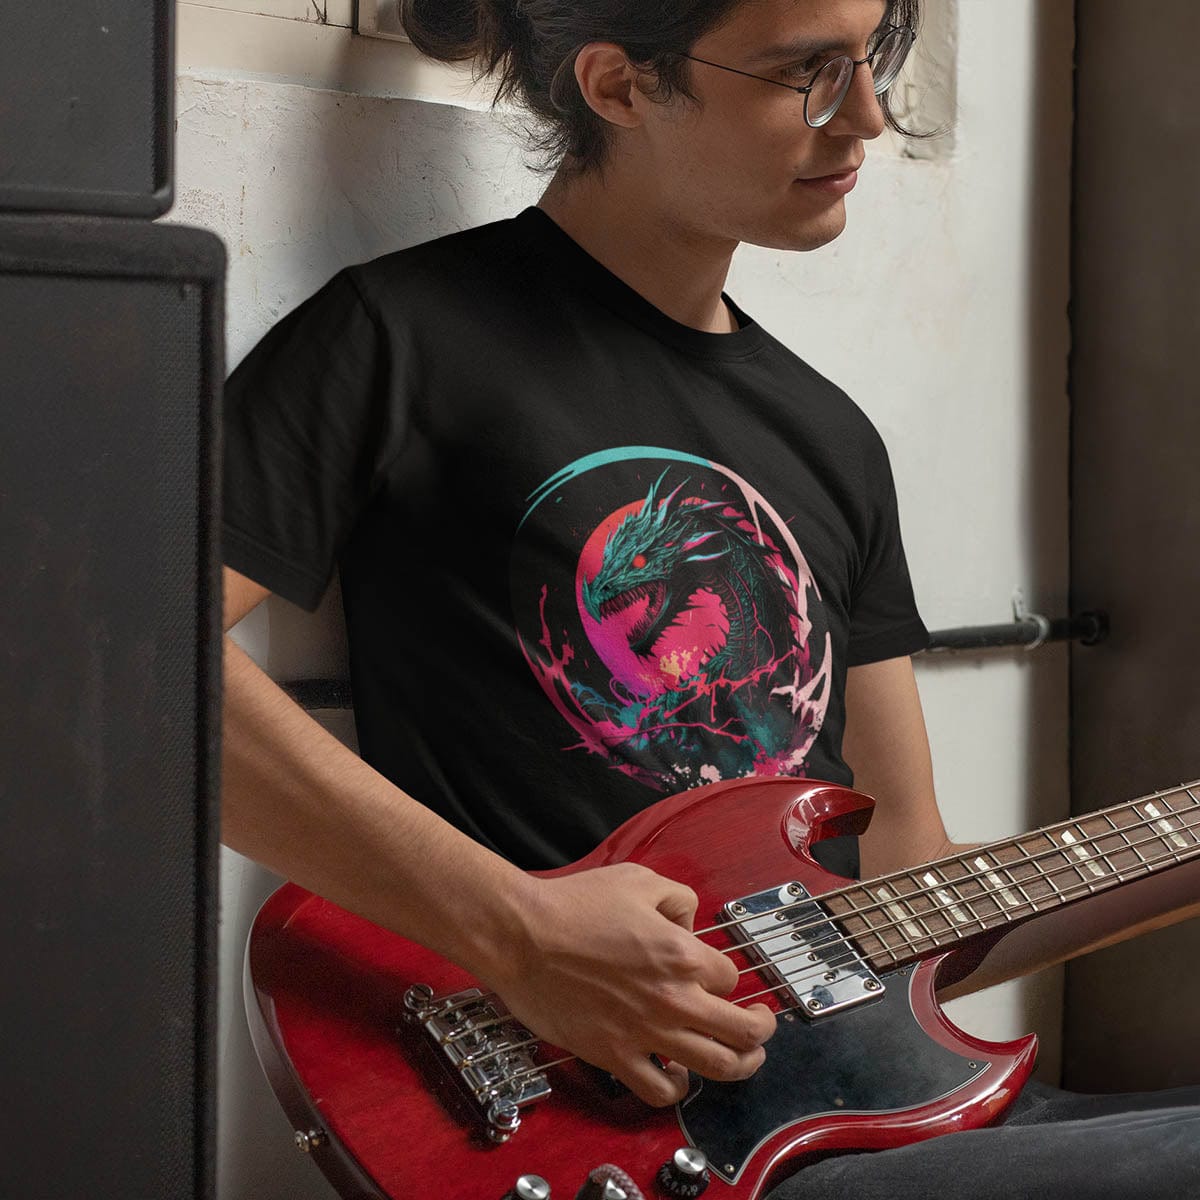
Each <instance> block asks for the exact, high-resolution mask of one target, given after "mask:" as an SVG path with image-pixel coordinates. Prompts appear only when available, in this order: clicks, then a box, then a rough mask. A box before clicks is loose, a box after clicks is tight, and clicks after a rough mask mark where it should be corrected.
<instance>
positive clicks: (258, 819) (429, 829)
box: [222, 568, 775, 1105]
mask: <svg viewBox="0 0 1200 1200" xmlns="http://www.w3.org/2000/svg"><path fill="white" fill-rule="evenodd" d="M267 595H268V593H267V591H266V589H264V588H262V587H260V586H258V585H257V584H255V583H253V582H252V581H250V580H248V579H246V578H245V577H244V576H241V575H239V574H238V573H237V572H235V571H232V570H230V569H229V568H226V569H225V613H224V625H225V629H226V630H228V629H230V628H231V627H232V626H233V625H234V624H236V623H237V622H238V621H239V620H241V618H242V617H243V616H245V615H246V613H248V612H249V611H250V610H251V609H253V608H254V607H255V606H256V605H257V604H259V603H261V602H262V600H264V599H265V598H266V596H267ZM223 719H224V756H223V788H222V793H223V794H222V837H223V840H224V841H225V842H226V844H227V845H229V846H230V847H232V848H233V849H235V850H237V851H239V852H241V853H242V854H245V855H247V856H248V857H250V858H253V859H255V860H256V861H258V862H261V863H263V864H264V865H266V866H268V867H270V868H271V869H272V870H274V871H276V872H278V873H279V874H281V875H284V876H286V877H287V878H289V879H292V880H295V881H296V882H297V883H299V884H301V885H302V886H304V887H306V888H308V889H310V890H311V891H314V892H316V893H318V894H319V895H322V896H325V897H327V898H328V899H330V900H332V901H334V902H335V903H337V904H340V905H341V906H343V907H344V908H347V909H350V910H352V911H354V912H357V913H359V914H360V915H362V916H364V917H367V918H368V919H369V920H372V921H374V922H376V923H377V924H379V925H382V926H384V927H386V928H388V929H391V930H394V931H395V932H397V933H400V934H403V935H404V936H405V937H407V938H410V939H412V940H413V941H416V942H419V943H421V944H422V945H424V946H427V947H428V948H429V949H431V950H433V951H435V952H436V953H439V954H441V955H443V956H444V957H446V958H449V959H451V960H452V961H454V962H456V963H458V964H459V965H460V966H462V967H463V968H464V969H466V970H468V971H470V972H471V974H473V975H475V976H476V977H477V978H479V979H481V980H483V981H484V982H485V983H487V985H488V986H489V987H492V988H494V989H495V990H496V991H497V992H498V993H499V995H500V996H501V997H502V998H503V999H504V1000H505V1001H506V1002H507V1004H508V1005H509V1007H510V1009H511V1010H512V1012H513V1013H514V1015H515V1016H517V1018H518V1019H520V1020H521V1021H522V1022H523V1023H524V1024H525V1025H527V1026H528V1027H529V1028H530V1029H531V1030H533V1031H534V1032H535V1033H536V1034H538V1036H540V1037H542V1038H544V1039H546V1040H547V1041H550V1042H552V1043H553V1044H555V1045H557V1046H562V1047H563V1048H565V1049H567V1050H569V1051H571V1052H573V1053H575V1054H578V1055H579V1056H580V1057H582V1058H584V1059H585V1060H587V1061H588V1062H591V1063H593V1064H595V1065H596V1066H599V1067H603V1068H605V1069H606V1070H608V1071H611V1072H612V1073H613V1074H614V1075H616V1076H617V1078H618V1079H620V1080H621V1081H622V1082H623V1083H625V1084H626V1085H627V1086H628V1087H629V1088H631V1089H632V1090H633V1091H634V1092H636V1093H637V1094H638V1095H639V1096H641V1097H642V1099H644V1100H646V1101H647V1102H648V1103H650V1104H656V1105H664V1104H670V1103H673V1102H674V1101H676V1100H677V1099H679V1098H681V1097H682V1095H683V1094H684V1092H685V1091H686V1086H687V1079H686V1073H685V1072H684V1070H683V1068H691V1069H692V1070H695V1071H697V1072H699V1073H700V1074H702V1075H706V1076H709V1077H710V1078H714V1079H741V1078H744V1077H746V1076H747V1075H750V1074H751V1073H753V1071H755V1070H756V1069H757V1068H758V1066H759V1065H760V1064H761V1062H762V1059H763V1050H762V1043H763V1042H764V1041H766V1039H767V1038H768V1037H769V1036H770V1034H771V1033H772V1032H773V1030H774V1027H775V1025H774V1017H773V1016H772V1015H771V1013H770V1011H769V1010H768V1009H766V1008H765V1007H764V1006H762V1005H754V1006H753V1007H751V1008H741V1007H737V1006H735V1005H733V1004H731V1003H729V1002H728V1001H726V1000H723V999H721V998H720V997H721V996H723V995H726V994H727V993H729V992H730V991H732V990H733V988H734V986H735V985H736V982H737V972H736V969H735V967H734V966H733V964H732V962H731V961H730V960H729V959H728V958H726V957H725V956H724V955H722V954H720V953H719V952H718V951H716V950H714V949H712V948H710V947H707V946H705V945H704V944H703V943H701V942H700V941H699V940H698V939H697V938H694V937H692V936H691V934H690V932H689V930H690V929H691V923H692V918H693V916H694V913H695V908H696V897H695V894H694V893H693V892H692V891H691V890H690V889H688V888H686V887H683V886H681V885H680V884H678V883H674V882H672V881H670V880H667V879H664V878H662V877H661V876H659V875H656V874H654V873H653V872H651V871H648V870H645V869H644V868H642V867H638V866H635V865H632V864H626V865H622V866H615V867H605V868H601V869H599V870H593V871H584V872H579V873H577V874H574V875H568V876H563V877H561V878H556V879H552V880H547V879H538V878H535V877H534V876H531V875H528V874H526V873H525V872H523V871H520V870H518V869H517V868H516V867H514V866H512V865H511V864H510V863H508V862H506V861H505V860H504V859H502V858H500V857H499V856H497V855H495V854H493V853H491V852H490V851H488V850H486V849H484V848H483V847H482V846H479V845H478V844H477V843H475V842H473V841H472V840H471V839H470V838H468V837H466V836H465V835H464V834H462V833H460V832H459V831H458V830H456V829H454V828H453V827H452V826H450V825H449V824H447V823H446V822H445V821H443V820H442V819H441V818H440V817H438V816H436V815H435V814H434V813H432V812H431V811H430V810H428V809H427V808H425V807H424V806H423V805H421V804H419V803H417V801H415V800H413V799H412V798H411V797H409V796H407V795H406V794H405V793H404V792H402V791H401V790H400V789H399V788H397V787H395V786H394V785H393V784H392V783H390V782H389V781H388V780H387V779H385V778H384V777H383V776H382V775H380V774H379V773H378V772H377V771H375V770H374V769H373V768H371V767H370V766H368V765H367V764H366V763H365V762H363V761H362V759H360V758H359V757H358V756H357V755H356V754H354V753H353V752H352V751H350V750H349V749H347V748H346V747H345V746H343V745H342V744H341V742H339V741H338V740H337V739H336V738H335V737H333V735H332V734H330V733H328V732H327V731H326V730H325V729H323V728H322V727H321V726H320V725H319V724H318V723H317V722H316V721H314V720H313V719H312V718H311V717H310V716H308V714H307V713H305V712H304V711H303V710H302V709H301V708H300V707H299V706H298V705H296V704H294V703H293V702H292V701H291V699H290V698H289V697H288V696H287V695H286V694H285V693H284V692H283V690H282V689H281V688H279V687H278V686H277V685H276V684H275V683H274V682H272V680H271V679H269V678H268V677H267V676H266V675H265V674H264V673H263V672H262V671H260V670H259V669H258V667H257V666H256V665H255V664H254V663H253V662H252V661H251V659H250V658H249V656H247V655H246V654H245V653H244V652H243V651H242V650H241V649H240V648H239V647H238V646H237V645H236V644H235V643H234V642H233V641H232V640H231V639H230V638H229V637H226V638H225V699H224V718H223ZM651 1054H657V1055H661V1056H663V1057H665V1058H669V1059H670V1060H672V1065H671V1069H670V1071H669V1072H668V1073H664V1072H662V1071H660V1070H659V1069H658V1068H657V1067H655V1066H654V1065H653V1064H652V1063H651V1062H650V1058H649V1056H650V1055H651Z"/></svg>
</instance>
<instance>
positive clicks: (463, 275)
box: [347, 216, 525, 304]
mask: <svg viewBox="0 0 1200 1200" xmlns="http://www.w3.org/2000/svg"><path fill="white" fill-rule="evenodd" d="M521 226H522V220H521V218H520V217H519V216H518V217H510V218H506V219H504V220H498V221H491V222H489V223H487V224H484V225H476V226H473V227H471V228H469V229H464V230H460V231H458V232H455V233H449V234H444V235H442V236H440V237H435V238H431V239H429V240H427V241H422V242H418V243H416V244H414V245H411V246H407V247H405V248H403V249H400V250H393V251H390V252H389V253H386V254H382V255H380V256H379V257H378V258H374V259H371V260H370V261H368V262H364V263H360V264H358V265H357V266H353V267H350V268H348V269H347V274H348V275H349V276H350V278H351V279H352V280H353V281H354V283H355V284H356V285H357V286H358V288H359V290H360V291H361V292H362V293H363V294H364V295H365V296H366V297H367V298H368V299H374V300H375V301H376V302H377V303H381V304H384V303H387V304H390V303H396V302H398V301H403V300H404V298H406V297H412V298H414V299H420V300H421V301H422V302H423V303H428V302H429V301H430V300H431V299H432V298H434V297H435V296H436V295H437V294H439V293H441V292H443V291H445V292H447V293H449V294H457V295H475V296H478V295H479V294H480V292H479V289H480V288H492V287H494V286H496V285H497V284H498V283H499V282H501V281H502V280H504V279H506V278H508V277H510V276H511V273H512V271H513V270H514V267H515V266H516V265H517V264H518V263H519V262H520V261H521V260H522V259H523V258H524V257H525V239H524V237H523V235H522V228H521Z"/></svg>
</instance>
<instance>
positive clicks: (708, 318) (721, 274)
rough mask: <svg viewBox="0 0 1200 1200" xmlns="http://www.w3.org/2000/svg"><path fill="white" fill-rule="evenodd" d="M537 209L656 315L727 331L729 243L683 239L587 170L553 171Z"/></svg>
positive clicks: (644, 203) (629, 193) (651, 209)
mask: <svg viewBox="0 0 1200 1200" xmlns="http://www.w3.org/2000/svg"><path fill="white" fill-rule="evenodd" d="M538 207H539V208H541V209H542V210H543V211H544V212H545V213H546V214H547V215H548V216H549V217H551V218H552V219H553V220H554V222H555V223H556V224H557V225H558V226H559V227H560V228H561V229H562V230H563V231H564V232H566V233H567V234H568V235H569V236H570V237H571V238H572V239H573V240H574V241H575V242H577V243H578V244H579V245H580V246H582V247H583V249H584V250H586V251H587V252H588V254H590V255H591V256H592V257H593V258H594V259H596V260H597V262H599V263H601V264H603V265H604V266H605V267H607V268H608V270H610V271H611V272H612V273H613V274H614V275H616V276H617V277H618V278H619V279H621V280H622V281H623V282H625V283H627V284H628V285H629V286H630V287H631V288H633V290H634V291H635V292H637V293H638V294H639V295H641V296H642V297H643V298H644V299H646V300H648V301H649V302H650V303H651V304H653V305H654V306H655V307H656V308H657V309H659V310H660V311H661V312H664V313H666V315H667V316H669V317H671V318H672V319H673V320H676V321H678V322H679V323H680V324H682V325H690V326H691V327H692V328H693V329H699V330H702V331H704V332H705V333H731V332H733V331H734V330H736V329H737V320H736V318H735V317H734V315H733V313H732V312H731V311H730V309H729V307H728V306H727V305H726V304H725V302H724V301H723V300H722V299H721V293H722V291H723V289H724V287H725V280H726V277H727V276H728V274H729V264H730V261H731V259H732V258H733V252H734V250H735V249H736V248H737V243H736V242H732V241H730V242H714V241H712V240H705V239H703V238H700V237H698V236H695V235H689V234H688V232H687V231H686V230H683V229H681V228H680V227H679V226H678V225H677V224H676V223H674V222H672V221H670V220H669V219H667V218H666V217H664V216H663V215H661V214H660V213H659V212H658V211H657V210H656V208H655V205H654V204H653V202H652V201H651V199H650V198H648V197H644V196H641V195H638V194H637V192H636V191H635V190H634V189H631V188H629V187H626V186H622V184H621V182H620V180H619V179H617V178H614V177H612V176H611V175H610V176H607V177H606V176H605V175H603V174H601V173H600V172H598V171H593V172H591V173H589V174H588V175H585V176H574V177H572V176H567V175H565V174H564V173H561V172H560V174H559V175H557V176H555V178H554V179H553V180H552V181H551V184H550V186H549V188H548V189H547V190H546V193H545V195H544V196H543V197H542V199H541V200H540V201H539V204H538Z"/></svg>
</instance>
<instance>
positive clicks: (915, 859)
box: [843, 658, 1200, 999]
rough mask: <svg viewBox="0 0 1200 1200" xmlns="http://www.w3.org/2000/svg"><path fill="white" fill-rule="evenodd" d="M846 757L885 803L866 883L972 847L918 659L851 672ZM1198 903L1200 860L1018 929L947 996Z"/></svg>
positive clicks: (857, 782) (870, 835) (1153, 924)
mask: <svg viewBox="0 0 1200 1200" xmlns="http://www.w3.org/2000/svg"><path fill="white" fill-rule="evenodd" d="M843 752H844V757H845V759H846V762H847V763H848V764H849V765H850V767H851V769H852V770H853V771H854V786H855V787H856V788H857V789H858V790H859V791H862V792H866V793H867V794H868V795H870V796H874V797H875V799H876V801H877V805H876V808H875V814H874V816H873V817H872V819H871V825H870V828H869V829H868V830H867V832H866V833H865V834H864V835H863V837H862V839H861V854H862V874H863V878H865V879H869V878H871V877H872V876H875V875H885V874H887V873H889V872H891V871H900V870H906V869H908V868H911V867H915V866H918V865H920V864H921V863H924V862H931V861H933V860H934V859H938V858H944V857H946V856H948V855H952V854H959V853H962V852H963V851H965V850H967V849H969V846H967V845H961V844H955V843H953V842H951V841H950V840H949V838H948V837H947V835H946V828H945V826H944V824H943V823H942V818H941V814H940V813H939V812H938V806H937V801H936V799H935V797H934V790H933V766H932V762H931V759H930V754H929V738H928V735H927V733H926V729H925V718H924V715H923V714H922V712H921V701H920V698H919V696H918V694H917V685H916V679H915V677H914V675H913V668H912V661H911V659H908V658H895V659H890V660H888V661H886V662H879V663H871V664H869V665H867V666H862V667H851V668H850V670H849V672H848V673H847V682H846V732H845V737H844V741H843ZM1131 799H1132V797H1131ZM1015 832H1023V831H1015ZM1197 897H1200V862H1197V863H1193V864H1191V865H1189V866H1187V867H1179V868H1175V869H1173V870H1171V871H1167V872H1163V873H1161V874H1158V875H1154V876H1151V877H1150V878H1148V879H1143V880H1139V881H1138V882H1136V883H1130V884H1128V885H1126V886H1124V887H1120V888H1117V889H1115V890H1113V891H1110V892H1106V893H1104V894H1102V895H1100V896H1096V897H1091V898H1089V899H1087V900H1086V901H1083V902H1081V903H1079V904H1074V905H1067V906H1066V907H1064V908H1060V909H1057V910H1055V911H1053V912H1051V913H1048V914H1046V915H1044V916H1040V917H1037V918H1035V919H1033V920H1030V921H1028V922H1027V923H1026V924H1024V925H1021V926H1018V927H1017V928H1016V929H1015V930H1013V932H1011V933H1009V934H1008V935H1006V936H1005V937H1004V938H1002V939H1001V940H1000V941H999V942H998V943H997V944H996V946H995V947H994V948H993V949H992V950H991V951H990V952H989V954H988V955H987V957H986V958H984V960H983V961H982V963H981V964H980V965H979V966H978V967H977V968H976V969H975V970H974V971H973V972H972V973H971V974H970V975H968V976H967V977H966V978H965V979H963V980H961V981H960V982H958V983H955V984H954V985H953V986H951V987H949V988H947V989H946V990H945V991H943V992H942V993H941V995H942V998H943V999H948V998H950V997H952V996H957V995H963V994H965V993H967V992H974V991H978V990H980V989H981V988H985V987H990V986H991V985H992V984H995V983H1002V982H1004V981H1005V980H1007V979H1015V978H1016V977H1018V976H1020V975H1027V974H1030V973H1031V972H1033V971H1039V970H1041V969H1042V968H1043V967H1048V966H1052V965H1053V964H1054V963H1058V962H1063V961H1064V960H1066V959H1068V958H1074V957H1076V956H1077V955H1079V954H1084V953H1087V952H1088V951H1089V950H1096V949H1099V948H1100V947H1101V946H1107V945H1112V944H1114V943H1116V942H1120V941H1124V940H1125V939H1126V938H1130V937H1134V936H1135V935H1136V934H1139V933H1143V932H1145V931H1147V930H1150V929H1157V928H1161V927H1162V926H1165V925H1171V924H1174V923H1175V922H1177V921H1181V920H1183V919H1185V918H1186V917H1191V916H1196V915H1200V900H1198V899H1197Z"/></svg>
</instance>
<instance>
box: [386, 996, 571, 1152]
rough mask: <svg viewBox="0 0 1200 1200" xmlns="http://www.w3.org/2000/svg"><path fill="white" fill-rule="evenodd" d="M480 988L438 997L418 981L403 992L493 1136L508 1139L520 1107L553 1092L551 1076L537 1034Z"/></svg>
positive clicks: (411, 1011) (412, 1015)
mask: <svg viewBox="0 0 1200 1200" xmlns="http://www.w3.org/2000/svg"><path fill="white" fill-rule="evenodd" d="M495 1000H496V998H495V997H494V996H491V995H485V994H484V993H483V992H481V991H480V990H479V989H478V988H471V989H470V990H468V991H465V992H456V993H455V994H454V995H452V996H436V997H435V996H434V994H433V989H432V988H431V987H429V986H428V985H427V984H424V983H415V984H413V986H412V987H410V988H409V989H408V991H407V992H405V994H404V1006H405V1008H406V1009H407V1010H408V1013H407V1016H408V1019H409V1021H411V1022H413V1023H415V1024H419V1025H420V1026H421V1028H422V1029H424V1031H425V1032H426V1034H428V1035H429V1038H430V1040H431V1041H432V1042H433V1044H434V1046H435V1047H436V1049H437V1051H438V1053H439V1054H440V1055H441V1056H442V1058H443V1061H444V1062H445V1064H446V1065H447V1066H448V1067H449V1068H450V1070H451V1072H452V1073H453V1074H454V1075H455V1076H457V1078H458V1079H459V1080H460V1082H461V1083H462V1084H463V1086H464V1087H465V1088H466V1090H467V1092H468V1093H469V1095H470V1096H471V1098H472V1100H473V1101H474V1102H475V1104H476V1105H477V1106H478V1108H479V1111H480V1115H481V1116H482V1117H483V1119H484V1120H485V1121H486V1122H487V1127H488V1130H487V1132H488V1137H489V1138H490V1139H491V1140H492V1141H493V1142H506V1141H508V1139H509V1138H510V1137H512V1135H513V1134H514V1133H516V1131H517V1128H518V1127H519V1126H520V1124H521V1114H520V1111H519V1110H520V1109H521V1108H524V1107H525V1105H527V1104H532V1103H533V1102H534V1101H535V1100H541V1099H542V1098H543V1097H545V1096H548V1095H550V1091H551V1089H550V1084H549V1083H547V1082H546V1075H545V1073H544V1072H542V1071H539V1070H538V1067H537V1064H536V1063H535V1062H534V1061H533V1056H534V1052H535V1051H536V1050H537V1047H538V1042H537V1039H536V1038H535V1037H534V1036H533V1034H531V1033H530V1032H529V1030H528V1029H526V1028H525V1027H524V1026H523V1025H521V1024H520V1023H519V1022H518V1021H517V1020H516V1018H514V1017H512V1016H510V1015H509V1014H508V1013H506V1012H505V1011H504V1010H503V1009H502V1008H500V1007H498V1006H497V1004H496V1003H495Z"/></svg>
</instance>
